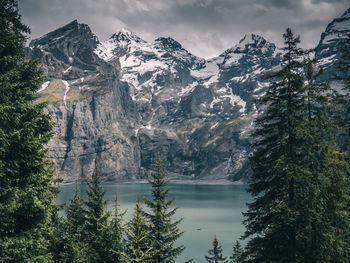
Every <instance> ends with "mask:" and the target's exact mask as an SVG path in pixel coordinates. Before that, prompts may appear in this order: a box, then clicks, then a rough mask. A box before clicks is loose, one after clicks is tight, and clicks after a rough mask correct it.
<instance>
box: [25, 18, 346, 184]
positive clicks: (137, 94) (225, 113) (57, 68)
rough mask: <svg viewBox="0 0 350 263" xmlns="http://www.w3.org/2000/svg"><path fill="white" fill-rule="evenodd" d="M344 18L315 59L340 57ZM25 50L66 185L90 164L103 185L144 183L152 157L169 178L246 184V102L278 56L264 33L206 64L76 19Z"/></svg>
mask: <svg viewBox="0 0 350 263" xmlns="http://www.w3.org/2000/svg"><path fill="white" fill-rule="evenodd" d="M348 16H349V12H347V13H345V14H344V16H343V17H342V18H340V19H338V20H334V21H333V22H332V23H331V24H330V25H329V26H328V27H327V30H326V32H325V33H324V34H323V35H322V38H321V41H320V44H319V46H318V48H317V52H316V56H317V57H318V58H320V59H323V58H324V59H329V61H331V60H332V58H333V56H334V54H338V53H337V49H336V48H334V47H333V45H336V44H335V43H338V40H339V39H341V37H340V38H339V34H341V35H342V36H343V34H346V33H347V32H348V31H346V30H348V29H345V31H344V30H343V29H342V27H340V26H339V25H340V24H341V25H343V24H344V21H348ZM339 23H340V24H339ZM331 36H332V38H331ZM333 36H334V37H333ZM334 41H335V42H334ZM26 52H27V54H28V56H29V57H36V58H39V59H40V60H41V64H42V68H43V70H44V71H45V74H46V81H45V83H44V84H43V86H42V88H41V89H40V90H39V91H38V99H37V101H38V102H42V101H48V102H49V106H48V110H49V111H50V112H52V113H53V117H54V120H55V121H56V128H55V129H56V130H55V131H56V135H55V137H54V138H53V139H52V140H51V142H50V143H49V145H48V147H49V152H50V157H51V158H52V159H53V160H54V161H55V163H56V168H57V169H56V170H57V176H60V177H62V178H63V179H64V181H66V182H70V181H74V180H77V179H82V178H84V177H86V176H88V175H89V172H90V171H91V170H92V169H93V166H94V163H95V162H97V163H98V165H99V167H100V168H101V171H102V174H103V175H104V177H105V179H106V180H129V179H139V178H147V177H148V174H149V172H150V170H151V169H152V164H153V163H154V160H155V155H156V153H159V154H160V156H161V158H162V160H164V162H165V165H166V168H167V171H168V174H169V176H170V177H171V178H178V179H213V180H214V179H223V178H226V179H227V178H229V179H232V180H241V179H242V180H247V179H248V177H249V173H248V171H249V166H248V165H247V157H248V155H249V152H250V149H249V147H248V138H249V133H250V131H251V130H252V128H253V126H252V122H253V120H254V118H255V117H256V114H258V113H257V110H256V108H255V106H254V103H253V98H254V97H256V96H259V95H260V94H261V93H262V92H263V91H264V88H265V87H266V86H267V83H266V82H265V81H264V79H263V78H262V76H263V74H264V73H266V72H267V71H270V70H273V68H274V67H276V66H277V65H278V64H279V61H280V59H281V52H279V50H278V49H277V48H276V46H275V45H274V44H273V43H269V42H268V41H266V40H265V39H264V38H263V37H261V36H257V35H246V36H245V37H244V38H243V39H242V40H241V41H240V43H239V44H237V45H235V46H234V47H232V48H230V49H228V50H226V51H225V52H223V53H222V54H221V55H219V56H218V57H215V58H212V59H208V60H205V59H202V58H199V57H196V56H194V55H193V54H191V53H189V52H188V51H187V50H185V49H184V48H183V47H182V46H181V44H180V43H178V42H177V41H176V40H174V39H172V38H164V37H162V38H158V39H156V40H155V41H154V42H153V43H148V42H146V41H144V40H142V39H141V38H140V37H138V36H136V35H134V34H133V33H131V32H129V31H127V30H122V31H121V32H118V33H116V34H113V35H112V37H111V38H110V39H109V40H107V41H106V42H102V43H101V42H100V41H99V40H98V39H97V38H96V36H95V35H94V34H93V33H92V32H91V30H90V29H89V27H88V26H87V25H82V24H79V23H78V22H77V21H73V22H72V23H70V24H68V25H66V26H64V27H62V28H60V29H57V30H55V31H53V32H51V33H49V34H47V35H45V36H43V37H41V38H39V39H37V40H33V41H32V42H31V44H30V47H29V48H27V49H26ZM327 65H328V64H327ZM327 68H331V67H330V66H329V67H327Z"/></svg>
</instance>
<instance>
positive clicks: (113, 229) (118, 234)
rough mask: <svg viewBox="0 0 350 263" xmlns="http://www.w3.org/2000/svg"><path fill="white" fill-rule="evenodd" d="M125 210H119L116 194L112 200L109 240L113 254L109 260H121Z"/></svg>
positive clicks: (123, 245) (123, 246) (123, 248)
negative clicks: (112, 209)
mask: <svg viewBox="0 0 350 263" xmlns="http://www.w3.org/2000/svg"><path fill="white" fill-rule="evenodd" d="M125 213H126V211H124V212H121V211H120V210H119V204H118V197H117V195H116V197H115V201H114V211H113V217H112V221H111V222H110V241H111V244H112V245H111V251H112V253H114V255H113V256H112V258H111V261H110V262H115V263H117V262H121V253H122V252H123V251H124V250H125V244H124V239H123V234H124V225H123V216H124V215H125Z"/></svg>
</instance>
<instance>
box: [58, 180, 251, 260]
mask: <svg viewBox="0 0 350 263" xmlns="http://www.w3.org/2000/svg"><path fill="white" fill-rule="evenodd" d="M103 186H104V188H105V190H106V195H105V197H106V199H107V200H111V201H110V202H109V203H108V207H109V208H111V207H112V205H113V202H112V201H113V200H114V198H115V195H116V194H117V195H118V200H119V203H120V207H121V209H123V210H126V209H127V214H126V216H125V218H126V219H128V218H130V215H131V214H132V212H133V208H134V206H135V202H136V200H137V199H138V198H139V199H140V200H142V197H143V196H144V197H147V198H150V197H151V194H150V191H151V187H150V185H149V184H105V185H103ZM79 187H80V189H81V191H82V194H83V196H85V190H86V185H81V186H79ZM169 187H170V189H171V192H170V197H171V198H172V197H175V199H176V200H175V202H174V205H175V206H177V207H179V209H178V211H177V213H176V218H180V217H182V218H183V221H182V223H181V225H180V227H181V229H182V230H183V231H184V232H185V233H184V235H183V236H182V237H181V239H180V240H179V243H180V244H184V245H185V246H186V250H185V251H184V253H183V254H182V255H181V256H180V257H178V260H177V262H184V261H185V260H187V259H190V258H194V262H198V263H200V262H205V259H204V255H205V254H207V250H208V249H210V248H211V243H212V241H213V238H214V235H217V237H218V239H219V242H220V244H221V245H222V248H223V249H224V254H225V255H226V256H229V255H230V254H231V252H232V245H233V242H234V241H235V240H237V239H238V238H239V237H240V235H242V234H243V232H244V226H243V225H242V212H244V211H246V203H247V202H249V201H251V196H250V195H249V194H248V193H247V192H246V191H245V189H246V186H243V185H179V184H170V185H169ZM73 191H74V185H64V186H61V193H60V195H59V196H58V198H57V203H58V204H63V203H66V202H67V203H68V202H69V200H71V198H72V197H73Z"/></svg>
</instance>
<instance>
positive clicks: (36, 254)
mask: <svg viewBox="0 0 350 263" xmlns="http://www.w3.org/2000/svg"><path fill="white" fill-rule="evenodd" d="M17 4H18V3H17V0H0V263H5V262H6V263H12V262H13V263H18V262H27V263H29V262H33V263H34V262H35V263H37V262H43V263H44V262H45V263H52V262H157V263H160V262H175V259H176V257H177V256H178V255H179V254H181V252H182V251H183V250H184V247H183V246H176V245H175V242H176V240H177V239H178V238H179V237H180V236H181V235H182V232H181V230H180V229H179V227H178V224H179V223H180V221H181V220H180V221H176V220H175V221H174V220H173V216H174V215H175V213H176V209H173V208H171V207H170V206H171V204H172V200H169V199H168V194H169V190H168V189H167V188H166V184H167V182H166V180H165V178H164V175H165V172H164V168H163V167H162V165H161V163H160V162H159V161H158V162H157V169H156V171H155V173H153V174H152V175H151V178H150V183H151V184H152V199H150V200H145V205H146V206H147V208H148V209H147V210H144V209H143V207H142V206H141V203H140V202H136V206H135V210H134V214H133V217H132V218H131V220H130V221H129V222H128V223H127V224H126V226H124V225H123V223H122V222H123V220H122V217H123V212H122V211H120V210H119V207H118V203H117V201H116V203H115V206H114V209H113V211H112V212H108V211H107V210H106V203H105V201H104V198H103V197H104V190H103V188H102V187H101V179H100V177H99V173H98V168H97V167H95V169H94V173H93V176H92V178H91V180H90V181H89V182H88V191H87V200H83V199H82V197H81V196H80V193H79V191H78V190H77V189H76V191H75V195H74V198H73V200H71V202H70V203H69V204H68V206H67V207H66V208H65V209H66V216H65V217H60V216H59V209H60V208H59V207H57V206H56V205H55V204H54V200H55V197H56V195H57V193H58V189H57V188H55V187H54V182H53V179H52V175H53V170H52V168H51V167H52V163H51V162H50V161H49V159H48V156H47V150H46V149H45V145H46V144H47V143H48V142H49V140H50V139H51V137H52V135H53V132H52V130H53V127H54V123H53V122H52V120H51V116H50V114H48V113H46V112H45V107H46V106H47V105H46V104H45V103H39V104H38V103H34V101H35V99H36V92H37V90H38V88H39V86H40V84H41V83H42V81H43V75H42V72H41V71H40V70H39V64H38V61H35V60H29V61H28V60H26V59H25V56H24V52H23V47H24V45H25V42H26V40H27V38H26V34H29V33H30V30H29V28H28V27H27V26H25V25H24V24H23V23H22V22H21V19H20V15H19V13H18V6H17ZM283 37H284V40H285V42H284V43H285V46H284V57H283V61H282V62H281V64H280V66H279V67H278V68H276V70H275V71H274V72H271V73H269V74H267V75H266V78H267V80H269V82H270V85H269V86H268V87H267V89H266V93H265V94H264V95H263V96H262V97H261V98H260V99H258V100H257V101H256V104H257V106H258V110H259V112H260V114H259V117H258V118H257V120H256V121H255V129H254V131H253V133H252V145H251V146H252V149H253V153H252V155H251V158H250V164H251V169H252V178H251V184H250V185H249V190H248V191H249V192H250V193H251V194H252V195H253V197H254V201H253V202H251V203H250V204H248V211H247V212H246V213H245V214H244V217H245V219H244V225H245V226H246V231H245V234H244V235H243V236H242V239H243V240H245V242H246V245H245V246H244V247H241V245H240V244H239V242H236V243H235V245H234V247H233V253H232V256H231V257H230V259H229V260H230V261H231V262H236V263H242V262H251V263H253V262H256V263H275V262H276V263H279V262H281V263H282V262H283V263H284V262H292V263H294V262H308V263H309V262H311V263H312V262H315V263H316V262H322V263H328V262H329V263H330V262H339V263H346V262H349V259H350V214H349V213H350V193H349V190H350V188H349V178H350V177H349V169H350V168H349V159H350V156H349V147H350V143H349V136H350V133H349V132H350V127H349V126H350V119H349V117H350V112H349V106H350V103H349V93H350V78H349V75H350V74H349V69H350V54H349V53H350V40H349V39H350V38H349V39H348V41H347V42H344V43H343V46H342V53H343V56H342V58H341V59H340V61H339V62H340V66H339V69H340V71H342V72H344V75H345V76H348V77H347V78H346V79H344V77H343V76H344V75H341V78H342V79H341V81H343V83H344V88H343V90H342V91H341V92H340V93H337V92H336V91H335V90H333V89H331V88H330V86H329V84H328V83H326V82H319V81H318V76H319V75H321V74H322V70H319V69H316V67H315V61H314V60H313V59H312V58H311V57H312V56H311V52H310V51H305V50H302V49H300V48H299V47H298V45H299V42H300V40H299V38H298V37H295V36H294V35H293V33H292V31H291V30H290V29H287V31H286V33H285V34H284V35H283ZM335 77H337V76H335ZM205 260H206V261H208V262H227V259H226V258H225V257H223V255H222V249H221V247H220V245H219V241H218V239H217V238H216V237H215V238H214V241H213V247H212V249H210V250H209V251H208V254H207V255H206V256H205Z"/></svg>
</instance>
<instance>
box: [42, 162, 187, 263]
mask: <svg viewBox="0 0 350 263" xmlns="http://www.w3.org/2000/svg"><path fill="white" fill-rule="evenodd" d="M149 182H150V184H151V186H152V199H146V198H144V200H143V201H144V202H145V204H146V206H147V208H148V209H147V210H144V209H143V207H142V205H141V202H139V201H137V202H136V206H135V208H134V213H133V215H132V218H131V219H130V220H129V221H128V222H127V223H126V224H125V223H124V220H123V215H124V214H125V212H123V211H120V209H119V205H118V201H117V197H116V199H115V204H114V209H113V211H112V212H110V211H107V209H106V201H105V200H104V194H105V191H104V189H103V187H102V186H101V177H100V176H99V171H98V168H97V167H95V170H94V173H93V175H92V178H91V179H90V180H89V181H88V182H87V192H86V194H87V200H83V198H82V196H81V194H80V191H79V190H78V188H77V185H75V192H74V197H73V199H72V200H71V201H70V203H69V204H67V205H66V207H65V214H66V216H65V217H60V216H59V214H58V213H57V212H58V208H59V207H57V210H56V213H54V214H53V217H52V219H51V220H50V226H51V228H52V229H53V235H52V239H51V242H50V246H49V250H50V252H51V255H52V259H53V261H54V262H67V263H68V262H96V263H109V262H111V263H112V262H130V263H134V262H175V259H176V257H177V256H178V255H179V254H181V253H182V251H183V250H184V249H185V247H184V246H181V245H180V246H176V245H175V242H176V241H177V239H178V238H179V237H180V236H181V235H182V233H183V232H181V231H180V229H179V227H178V224H179V223H180V222H181V219H179V220H174V219H173V216H174V215H175V212H176V210H177V209H176V208H170V206H171V205H172V203H173V199H169V198H168V195H169V189H167V188H166V185H167V181H166V180H165V170H164V168H163V166H162V163H161V162H160V160H159V159H158V161H157V167H156V170H155V173H152V174H151V179H150V180H149Z"/></svg>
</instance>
